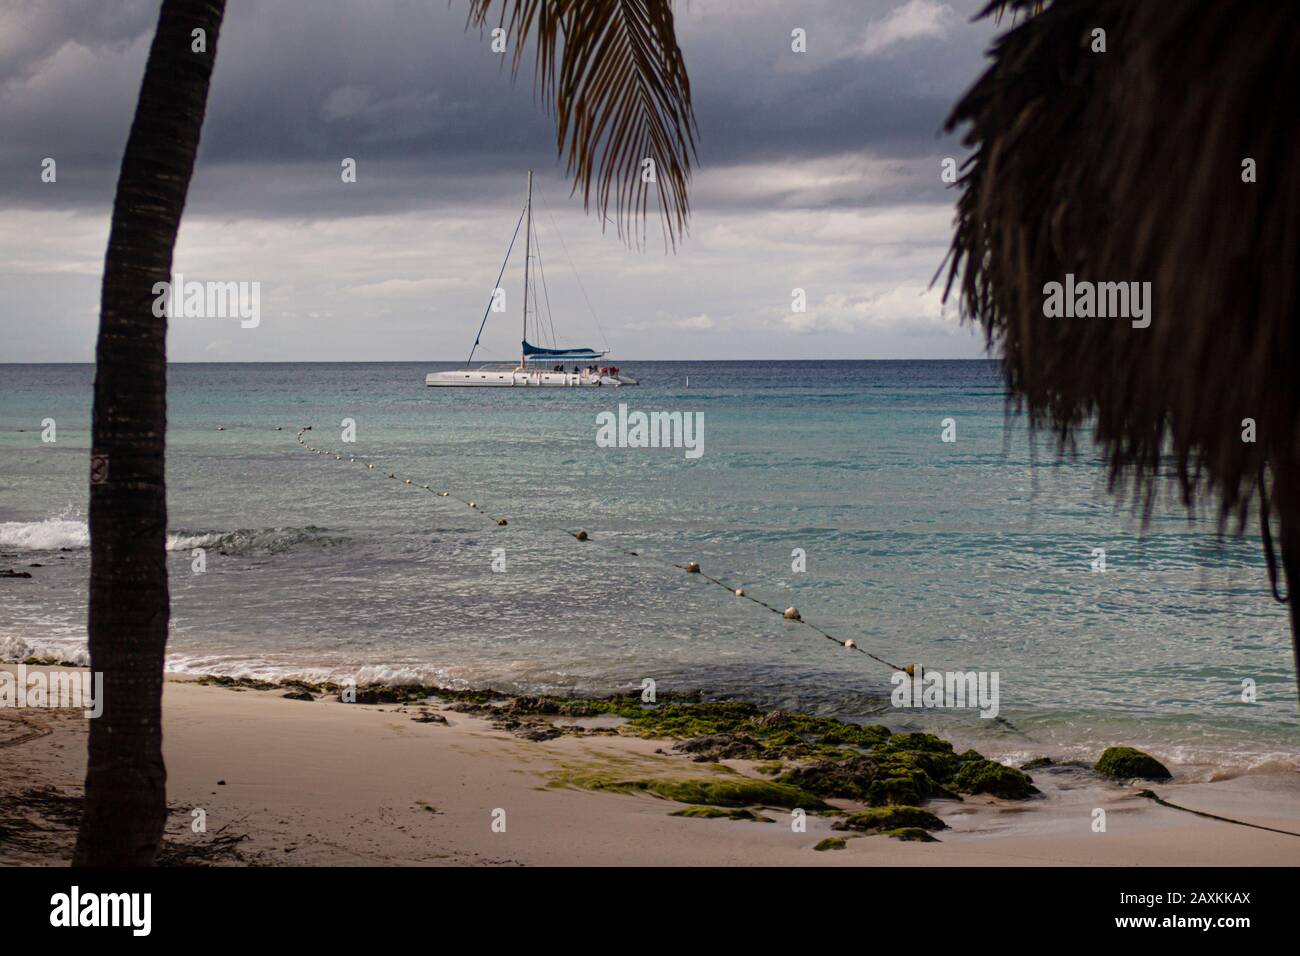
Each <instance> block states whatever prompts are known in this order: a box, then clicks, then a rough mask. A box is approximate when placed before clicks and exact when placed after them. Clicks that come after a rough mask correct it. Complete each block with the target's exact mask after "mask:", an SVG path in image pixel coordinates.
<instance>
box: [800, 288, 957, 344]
mask: <svg viewBox="0 0 1300 956" xmlns="http://www.w3.org/2000/svg"><path fill="white" fill-rule="evenodd" d="M781 321H782V324H783V325H784V326H785V327H786V328H787V329H789V330H790V331H792V332H797V333H800V334H810V333H817V332H843V333H853V332H859V331H866V330H876V331H883V330H892V331H900V332H903V333H910V334H916V335H928V334H935V333H938V334H946V333H948V332H951V331H953V330H955V329H956V328H957V327H958V323H957V308H956V304H955V302H954V301H953V300H952V299H949V301H948V302H947V303H944V302H943V290H942V289H941V288H939V287H938V286H935V287H933V288H931V287H928V286H924V285H918V284H916V283H910V282H904V283H901V284H899V285H896V286H892V287H878V288H873V289H871V290H868V291H862V292H856V293H842V292H833V293H830V294H828V295H826V296H825V297H824V298H823V299H822V300H821V301H820V302H819V303H818V304H816V305H810V306H809V309H808V311H807V312H794V313H791V314H789V315H786V316H784V317H783V318H782V320H781Z"/></svg>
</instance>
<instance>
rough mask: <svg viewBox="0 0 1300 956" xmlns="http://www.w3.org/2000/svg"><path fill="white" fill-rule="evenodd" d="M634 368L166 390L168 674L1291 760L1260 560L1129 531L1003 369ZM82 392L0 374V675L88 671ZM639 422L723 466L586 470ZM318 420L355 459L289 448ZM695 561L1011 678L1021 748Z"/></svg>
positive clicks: (250, 378) (1160, 523) (1197, 534)
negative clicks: (510, 694)
mask: <svg viewBox="0 0 1300 956" xmlns="http://www.w3.org/2000/svg"><path fill="white" fill-rule="evenodd" d="M623 365H624V368H625V369H626V370H627V371H628V372H630V373H631V374H633V375H636V376H638V377H639V378H640V379H641V381H642V383H643V384H642V387H639V388H626V389H621V390H613V389H593V390H559V389H557V390H546V391H525V390H515V389H501V390H497V389H471V390H459V389H427V388H425V387H424V386H423V378H424V374H425V373H426V372H427V371H431V370H435V369H439V368H449V367H452V366H449V365H439V364H436V363H395V364H354V365H349V364H285V365H177V366H173V367H172V368H171V371H170V408H169V421H170V427H169V432H168V496H169V509H170V515H171V526H172V547H173V551H172V557H171V581H172V585H171V586H172V598H173V628H172V637H171V642H170V645H169V652H170V666H171V667H172V668H174V669H176V670H190V671H204V672H219V673H227V674H235V675H256V676H273V675H286V676H287V675H306V676H311V677H332V678H335V679H340V678H342V679H348V678H356V679H359V680H362V681H364V680H371V679H375V680H379V679H382V680H423V681H430V682H438V683H448V682H461V683H465V684H470V685H476V686H485V685H490V686H494V687H498V688H501V689H503V690H521V689H530V690H566V691H570V690H581V691H610V690H615V689H629V688H631V689H637V690H639V689H640V688H641V685H642V681H643V679H645V678H652V679H654V680H655V681H656V682H657V685H658V687H659V688H660V689H678V690H682V689H702V690H705V691H709V692H712V693H718V694H737V695H741V696H745V697H748V698H751V699H755V700H758V701H759V702H761V703H764V704H767V705H772V706H787V707H800V708H805V709H812V710H818V711H822V712H826V713H834V714H837V715H840V716H842V717H845V718H852V719H860V718H870V719H872V720H884V721H886V722H888V723H890V724H891V725H894V726H914V727H923V728H929V729H934V730H936V731H937V732H941V733H946V734H950V735H954V736H957V737H958V738H961V739H968V740H970V741H972V742H973V743H975V744H977V745H979V746H982V747H984V748H986V749H988V750H989V751H990V752H994V753H1002V754H1011V753H1042V752H1047V753H1054V754H1077V755H1081V756H1082V755H1093V756H1095V754H1096V752H1097V750H1098V749H1099V748H1100V747H1102V746H1105V745H1107V744H1111V743H1134V744H1137V745H1139V746H1148V747H1150V748H1152V749H1153V750H1155V751H1156V752H1157V753H1160V754H1161V755H1164V756H1166V757H1167V758H1168V759H1171V760H1174V761H1177V762H1183V763H1194V764H1195V763H1203V764H1207V765H1209V764H1214V765H1217V766H1223V765H1231V766H1235V767H1244V768H1249V767H1256V768H1272V767H1274V766H1276V765H1277V764H1278V763H1281V764H1282V765H1285V766H1290V767H1295V766H1296V765H1297V763H1298V762H1300V744H1298V743H1297V731H1300V721H1298V720H1297V717H1296V703H1295V691H1294V686H1293V674H1292V661H1291V651H1290V639H1289V635H1288V630H1287V624H1286V616H1285V613H1284V609H1283V608H1282V607H1281V606H1280V605H1277V604H1275V603H1274V602H1273V601H1272V599H1271V597H1270V596H1269V591H1268V579H1267V574H1266V571H1265V566H1264V561H1263V558H1262V554H1261V551H1260V548H1259V540H1258V537H1257V536H1255V535H1250V536H1247V537H1246V538H1243V539H1240V540H1238V539H1233V538H1229V539H1226V540H1220V539H1219V538H1218V537H1217V536H1216V534H1215V528H1214V525H1213V523H1212V522H1189V520H1188V519H1187V517H1186V516H1185V515H1184V514H1183V513H1182V512H1181V511H1178V510H1174V509H1172V508H1171V509H1169V510H1161V511H1158V512H1157V513H1156V515H1155V516H1154V519H1153V521H1152V523H1151V525H1150V527H1148V528H1147V529H1145V530H1143V529H1142V528H1141V527H1140V525H1139V523H1138V522H1137V521H1136V520H1135V519H1133V518H1132V517H1131V516H1130V514H1129V512H1128V511H1127V510H1126V509H1125V508H1123V507H1120V506H1117V505H1116V503H1115V500H1114V499H1112V498H1110V497H1108V496H1107V494H1106V493H1105V487H1104V473H1103V470H1102V468H1101V466H1100V464H1099V463H1098V462H1097V460H1096V459H1095V458H1094V457H1093V456H1092V454H1091V452H1090V450H1088V449H1084V450H1083V452H1082V453H1081V454H1080V456H1079V457H1077V458H1074V459H1067V460H1064V461H1062V460H1059V459H1058V458H1057V456H1056V455H1055V453H1054V449H1053V448H1052V447H1051V446H1050V444H1048V443H1046V442H1040V445H1039V447H1038V448H1037V450H1036V451H1034V450H1033V449H1032V448H1031V443H1030V441H1029V438H1028V436H1027V434H1026V429H1025V426H1024V424H1023V423H1022V422H1020V421H1018V420H1016V419H1014V418H1012V419H1008V418H1007V417H1006V414H1005V407H1004V395H1003V391H1002V389H1001V386H1000V382H999V380H998V378H997V374H996V369H995V367H994V366H993V365H992V364H991V363H985V362H724V363H710V362H697V363H670V362H630V361H629V362H625V363H623ZM688 376H689V382H690V384H689V387H687V384H686V382H687V377H688ZM92 379H93V368H91V367H90V366H85V365H52V366H35V365H28V366H16V365H0V394H2V395H3V404H2V405H0V567H13V568H15V569H28V570H30V571H31V573H32V575H33V576H32V578H31V579H30V580H24V579H7V580H0V656H4V657H8V658H11V659H12V658H19V659H20V658H21V657H22V656H25V655H27V654H42V655H43V654H51V653H53V654H58V655H61V656H65V657H76V656H78V654H80V653H81V652H82V651H83V649H84V644H85V636H84V629H85V614H86V577H87V574H88V552H87V550H86V529H85V510H86V474H87V451H88V446H89V422H90V403H91V383H92ZM620 402H624V403H627V404H628V406H629V409H631V410H643V411H647V412H649V411H680V412H702V413H703V416H704V446H703V447H704V453H703V454H702V456H701V457H699V458H697V459H688V458H686V456H685V455H684V453H683V451H682V450H681V449H634V448H602V447H599V446H598V445H597V443H596V440H595V438H596V432H597V424H596V416H597V414H598V413H600V412H602V411H607V410H615V409H616V408H617V405H618V403H620ZM46 418H52V419H54V420H55V423H56V428H57V441H56V442H54V443H46V442H42V440H41V434H42V425H41V423H42V420H43V419H46ZM345 418H351V419H354V420H355V422H356V442H355V444H351V445H348V444H344V443H343V442H342V441H341V440H340V433H341V431H342V429H341V426H340V423H341V421H342V420H343V419H345ZM945 418H952V419H953V420H954V422H955V427H956V437H957V440H956V441H955V442H952V443H945V442H943V441H941V440H940V439H941V432H942V430H943V424H942V423H943V419H945ZM304 425H311V426H312V430H311V431H309V432H307V433H306V437H307V438H308V440H309V443H310V444H313V445H315V446H316V447H323V448H329V449H337V450H339V451H342V452H343V453H344V457H343V459H342V460H341V461H338V460H335V459H334V457H333V456H325V455H314V454H311V453H309V452H307V451H305V450H304V449H303V448H302V447H301V446H300V445H299V444H298V443H297V442H296V441H295V435H296V432H297V430H298V428H299V427H300V426H304ZM277 426H279V428H280V429H281V430H277ZM219 427H220V428H224V430H221V431H219V430H218V428H219ZM349 456H353V457H356V458H357V459H358V463H349V461H348V457H349ZM361 462H374V463H375V464H376V467H375V469H374V470H370V469H367V468H365V467H364V465H363V464H361ZM390 471H392V472H395V473H397V474H398V475H399V476H401V477H403V478H405V477H410V478H413V479H415V482H416V485H417V486H418V485H419V484H423V483H428V484H430V485H431V486H432V487H433V488H434V489H435V490H441V489H445V490H449V491H451V492H452V494H453V495H459V496H460V497H462V498H467V499H474V500H475V501H476V502H478V503H479V504H480V505H482V507H483V509H484V510H485V511H487V512H488V513H490V514H492V515H494V516H497V515H500V516H504V517H506V518H507V519H508V522H509V524H508V526H506V527H498V526H497V525H496V524H495V523H494V522H492V521H490V520H488V519H487V518H485V517H484V516H483V515H481V514H477V513H475V512H473V511H471V510H470V509H469V508H467V507H466V506H465V505H464V504H462V503H460V502H458V501H456V500H455V499H454V498H441V497H437V496H435V495H432V494H430V493H429V492H426V491H423V490H422V489H420V488H418V487H417V486H407V485H404V484H403V483H402V482H400V481H394V480H390V479H388V478H386V477H385V476H386V475H387V474H388V473H389V472H390ZM560 528H568V529H577V528H582V529H585V530H587V531H588V532H589V533H590V534H591V536H592V540H591V541H590V542H588V543H585V544H584V543H579V542H578V541H576V540H574V538H573V537H571V536H569V535H566V534H564V533H563V532H562V531H559V530H556V529H560ZM195 547H202V548H204V549H205V551H206V561H207V567H206V572H205V573H202V574H196V573H194V572H193V571H192V568H191V564H192V560H193V558H192V556H191V552H192V549H193V548H195ZM497 548H503V549H504V558H505V568H506V570H505V571H504V572H495V571H493V569H492V565H493V557H494V549H497ZM796 548H800V549H803V551H804V552H805V553H806V556H807V557H806V561H807V570H806V571H805V572H803V573H798V572H795V571H793V570H792V551H793V550H794V549H796ZM1094 548H1104V549H1105V552H1106V566H1107V570H1106V571H1105V573H1096V572H1094V571H1093V570H1092V568H1091V564H1092V561H1093V549H1094ZM65 549H66V550H65ZM624 551H637V552H638V556H637V557H633V556H630V555H627V554H625V553H623V552H624ZM498 556H499V553H498ZM691 560H695V561H699V562H700V563H701V564H702V566H703V568H704V570H705V571H706V572H708V573H709V574H711V575H714V576H716V577H717V578H719V579H721V580H723V581H725V582H727V583H728V584H730V585H734V586H737V587H744V588H745V589H747V591H748V592H749V593H751V594H752V595H754V596H755V597H758V598H760V599H762V600H764V601H766V602H767V603H769V604H772V605H774V606H777V607H785V606H787V605H795V606H797V607H798V608H799V609H800V611H801V612H802V614H803V615H804V617H805V618H806V619H808V620H809V621H811V622H813V623H815V624H817V625H818V626H819V627H822V628H824V629H825V630H827V631H829V632H830V633H832V634H834V635H836V636H838V637H840V638H852V639H853V640H854V641H856V642H857V643H858V644H859V645H861V646H862V647H863V648H865V649H867V650H869V651H872V652H873V653H875V654H877V655H879V656H880V657H882V658H884V659H886V660H889V661H893V662H895V663H907V662H912V661H919V662H921V663H922V664H923V665H924V666H925V667H926V668H927V669H940V670H960V671H969V670H975V671H997V672H998V674H999V689H1000V710H1001V716H1002V717H1004V718H1005V719H1006V720H1007V721H1008V722H1009V723H1010V726H1007V725H1006V724H1001V723H997V722H992V721H987V720H981V719H980V718H979V717H978V716H976V715H975V713H974V712H972V711H970V710H925V711H914V710H907V711H903V710H898V709H895V708H893V707H891V705H890V702H889V692H890V690H891V684H890V676H891V674H890V671H889V669H888V668H887V667H884V666H883V665H880V664H877V663H876V662H874V661H872V660H871V659H870V658H868V657H866V656H865V655H861V654H856V653H852V652H848V651H846V650H844V649H843V648H841V647H839V646H838V645H836V644H834V643H832V642H831V641H828V640H825V639H824V638H822V637H819V636H818V635H817V634H816V633H814V632H813V631H812V630H810V629H808V628H806V627H801V626H799V625H797V624H793V623H789V622H786V621H783V620H782V619H780V618H779V617H778V616H777V615H774V614H771V613H769V612H768V611H766V610H763V609H762V608H761V607H758V606H756V605H754V604H751V603H749V602H746V601H741V600H738V599H737V598H735V597H733V596H731V595H729V594H728V593H727V592H726V591H724V590H723V589H721V588H717V587H713V586H710V585H709V584H708V583H706V582H704V581H702V580H701V579H700V578H698V577H695V576H693V575H687V574H684V573H682V572H681V571H678V570H675V569H673V568H671V567H669V566H668V564H671V563H685V562H686V561H691ZM34 564H39V565H42V566H41V567H29V566H30V565H34ZM1245 679H1250V680H1253V681H1255V682H1256V685H1257V687H1258V696H1259V700H1258V702H1257V703H1254V704H1247V703H1243V702H1242V700H1241V687H1242V681H1243V680H1245Z"/></svg>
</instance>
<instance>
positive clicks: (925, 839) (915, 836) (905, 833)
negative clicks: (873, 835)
mask: <svg viewBox="0 0 1300 956" xmlns="http://www.w3.org/2000/svg"><path fill="white" fill-rule="evenodd" d="M882 832H883V833H884V834H885V836H887V837H893V838H894V839H895V840H903V841H905V842H908V843H938V842H939V841H938V840H937V839H935V838H934V837H932V836H930V834H928V833H926V832H925V831H924V830H922V829H921V828H920V827H898V828H896V829H893V830H884V831H882Z"/></svg>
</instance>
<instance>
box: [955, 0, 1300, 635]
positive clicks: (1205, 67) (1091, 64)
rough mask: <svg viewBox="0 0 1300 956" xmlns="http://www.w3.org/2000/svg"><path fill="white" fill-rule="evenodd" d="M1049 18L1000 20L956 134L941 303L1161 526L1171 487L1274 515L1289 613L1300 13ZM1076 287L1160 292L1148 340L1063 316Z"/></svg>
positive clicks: (1242, 515)
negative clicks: (1250, 435) (1252, 167)
mask: <svg viewBox="0 0 1300 956" xmlns="http://www.w3.org/2000/svg"><path fill="white" fill-rule="evenodd" d="M1033 6H1034V4H1032V3H1030V2H1029V0H1011V2H1010V3H1007V4H1003V3H997V4H993V5H992V6H990V7H989V8H988V9H987V10H985V12H984V15H986V16H988V15H994V14H998V13H1001V12H1002V9H1001V8H1003V7H1007V8H1009V9H1010V11H1011V13H1012V15H1013V17H1012V22H1013V24H1017V23H1018V25H1014V26H1013V27H1012V28H1011V29H1010V30H1008V31H1007V32H1006V33H1004V34H1003V35H1002V36H1000V37H999V38H998V40H997V41H996V43H995V45H994V47H993V49H992V51H991V54H992V59H993V64H992V66H991V67H990V68H989V69H988V71H987V72H986V73H985V74H984V75H983V76H982V77H981V78H980V79H979V80H978V81H977V82H976V83H975V85H974V86H973V87H972V88H971V89H970V90H969V91H968V92H967V93H966V95H965V96H964V97H963V99H962V100H961V101H960V103H958V105H957V106H956V108H955V109H954V111H953V113H952V115H951V116H950V118H949V120H948V128H949V129H953V128H954V127H957V126H959V125H963V124H969V127H970V128H969V130H968V131H967V133H966V137H965V143H966V145H967V146H969V147H970V148H971V149H972V154H971V156H970V158H969V159H968V160H967V163H966V165H965V166H964V167H963V173H962V177H961V180H960V183H959V188H960V190H961V196H960V199H959V202H958V217H957V224H956V232H955V236H954V239H953V243H952V248H951V250H950V253H949V258H948V261H947V263H946V266H947V268H948V275H947V288H946V290H945V295H947V294H950V293H951V292H952V290H953V288H954V287H956V289H957V290H958V293H959V297H960V303H961V311H962V314H963V317H964V318H965V319H968V320H971V321H975V322H978V323H979V324H980V325H981V326H982V327H983V330H984V332H985V335H986V338H987V342H988V344H989V346H990V348H991V349H992V350H994V351H996V352H998V353H1000V355H1001V358H1002V363H1003V370H1004V374H1005V378H1006V381H1007V384H1008V386H1009V388H1010V391H1011V394H1012V396H1013V401H1014V403H1015V406H1016V407H1017V408H1018V409H1020V410H1023V411H1025V412H1026V413H1027V417H1028V418H1029V420H1030V423H1031V425H1032V427H1034V428H1044V429H1050V430H1051V431H1053V432H1054V433H1055V435H1056V436H1057V438H1058V439H1059V440H1060V442H1061V446H1062V448H1069V449H1072V448H1074V447H1075V445H1076V437H1077V435H1078V434H1079V433H1080V432H1081V431H1082V430H1083V429H1085V428H1087V427H1088V426H1095V438H1096V441H1097V443H1098V445H1099V446H1100V449H1101V450H1102V452H1103V454H1104V455H1105V457H1106V459H1107V460H1108V463H1109V479H1110V485H1111V488H1112V490H1115V491H1119V492H1121V493H1126V494H1131V495H1132V500H1133V503H1134V505H1135V506H1136V507H1138V508H1139V509H1140V510H1141V511H1142V513H1143V515H1144V516H1147V517H1149V516H1150V514H1151V509H1152V507H1153V505H1154V503H1155V501H1156V499H1157V497H1158V494H1159V492H1160V491H1161V489H1162V488H1168V487H1172V488H1173V489H1176V491H1177V493H1178V494H1179V495H1180V497H1181V501H1182V503H1183V504H1184V505H1185V506H1186V507H1187V508H1188V510H1189V511H1190V512H1195V511H1196V510H1198V508H1202V507H1205V506H1207V505H1208V507H1209V508H1211V509H1213V510H1214V511H1216V512H1217V518H1218V521H1219V529H1220V531H1221V532H1222V531H1224V530H1225V529H1226V528H1228V527H1229V526H1231V527H1232V528H1233V530H1235V531H1236V532H1237V533H1241V532H1242V531H1244V529H1245V527H1246V523H1247V522H1248V521H1249V520H1250V519H1251V516H1252V509H1255V510H1257V511H1258V512H1259V513H1260V515H1261V517H1262V519H1263V520H1262V523H1261V525H1262V531H1263V536H1264V542H1265V550H1266V554H1267V555H1268V558H1269V567H1270V572H1271V573H1272V574H1273V586H1274V594H1275V596H1278V597H1279V600H1282V597H1281V596H1280V594H1279V591H1278V585H1277V575H1276V566H1275V563H1274V559H1273V556H1272V544H1271V536H1270V533H1269V532H1270V528H1269V511H1270V507H1271V508H1272V509H1273V510H1275V511H1276V514H1277V519H1278V521H1279V523H1280V528H1281V549H1282V557H1283V566H1284V568H1285V571H1286V576H1287V578H1288V585H1289V587H1288V590H1289V591H1290V592H1291V593H1295V590H1296V589H1298V588H1300V394H1298V392H1297V390H1298V389H1300V380H1298V377H1297V371H1298V370H1300V328H1298V327H1297V321H1298V313H1297V309H1298V308H1300V271H1298V270H1297V264H1298V263H1300V180H1297V178H1296V176H1295V164H1296V158H1297V157H1298V156H1300V126H1297V124H1296V123H1295V120H1294V104H1293V97H1294V95H1295V94H1294V91H1295V90H1296V89H1297V88H1300V21H1297V20H1296V18H1295V12H1294V10H1293V9H1291V8H1290V7H1289V5H1287V4H1263V3H1260V4H1254V3H1252V4H1205V3H1192V2H1187V0H1170V2H1166V3H1133V2H1131V0H1054V2H1051V3H1049V4H1047V5H1046V6H1045V7H1044V8H1043V9H1042V10H1041V11H1038V12H1037V13H1036V14H1035V12H1034V11H1033V9H1032V7H1033ZM1031 14H1033V15H1031ZM1018 15H1024V16H1023V18H1022V17H1021V16H1018ZM1098 28H1100V29H1103V30H1105V35H1106V52H1104V53H1097V52H1093V50H1092V43H1093V31H1094V30H1095V29H1098ZM1247 159H1252V160H1254V161H1255V162H1256V163H1257V179H1258V181H1257V182H1246V181H1243V180H1244V179H1245V176H1244V174H1243V163H1244V162H1245V161H1246V160H1247ZM1067 273H1072V274H1073V275H1074V276H1075V277H1076V279H1077V280H1090V281H1094V282H1102V281H1115V282H1118V281H1149V282H1151V284H1152V286H1151V289H1152V302H1153V307H1152V313H1151V315H1152V320H1151V324H1150V327H1149V328H1134V327H1132V325H1131V324H1130V322H1128V321H1126V320H1124V319H1115V318H1108V319H1097V318H1092V319H1084V318H1046V317H1045V316H1044V293H1045V291H1046V290H1045V288H1044V287H1045V284H1046V283H1048V282H1053V281H1055V282H1062V281H1064V278H1065V276H1066V274H1067ZM1244 419H1253V420H1254V422H1255V425H1256V431H1257V441H1255V442H1254V443H1250V442H1246V441H1244V440H1243V430H1244V427H1245V423H1244V421H1243V420H1244ZM1291 613H1292V630H1293V635H1292V636H1293V642H1294V641H1295V638H1296V634H1297V632H1300V617H1298V615H1297V609H1296V602H1294V601H1293V602H1292V609H1291ZM1298 649H1300V648H1298Z"/></svg>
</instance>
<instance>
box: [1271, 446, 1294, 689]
mask: <svg viewBox="0 0 1300 956" xmlns="http://www.w3.org/2000/svg"><path fill="white" fill-rule="evenodd" d="M1297 479H1300V468H1296V467H1292V468H1290V469H1281V470H1280V471H1279V472H1278V482H1277V484H1276V485H1275V486H1274V494H1275V495H1276V500H1277V510H1278V518H1279V522H1280V524H1281V541H1280V542H1279V543H1280V545H1281V548H1280V550H1281V552H1282V572H1283V574H1284V575H1285V576H1286V598H1287V603H1288V604H1289V605H1290V606H1291V660H1292V661H1293V663H1294V665H1295V673H1296V686H1297V692H1298V693H1300V480H1297Z"/></svg>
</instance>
